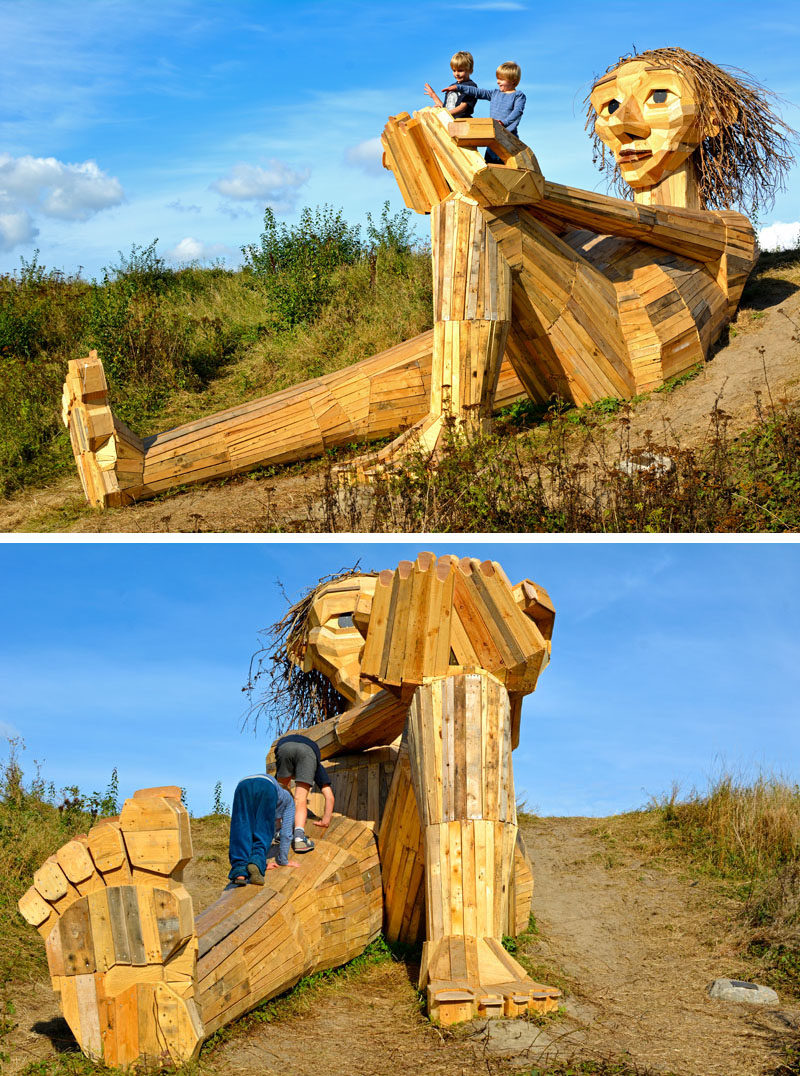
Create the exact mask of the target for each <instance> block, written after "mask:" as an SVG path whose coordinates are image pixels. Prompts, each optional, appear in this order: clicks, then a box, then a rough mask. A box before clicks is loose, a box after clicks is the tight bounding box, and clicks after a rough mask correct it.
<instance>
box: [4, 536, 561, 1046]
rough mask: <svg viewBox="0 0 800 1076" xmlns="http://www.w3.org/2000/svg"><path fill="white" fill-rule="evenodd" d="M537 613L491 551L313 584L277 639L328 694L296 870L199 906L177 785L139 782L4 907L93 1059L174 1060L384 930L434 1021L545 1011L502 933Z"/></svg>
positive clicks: (520, 890)
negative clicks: (331, 689) (324, 796)
mask: <svg viewBox="0 0 800 1076" xmlns="http://www.w3.org/2000/svg"><path fill="white" fill-rule="evenodd" d="M553 618H554V612H553V607H552V604H551V603H550V600H549V598H548V596H547V594H546V592H545V591H544V590H542V588H541V587H537V586H536V585H535V584H533V583H531V582H530V581H529V580H523V581H522V582H521V583H519V584H517V585H516V586H513V587H512V585H511V584H510V583H509V581H508V580H507V578H506V577H505V575H504V573H503V571H502V569H501V568H500V566H499V565H498V564H495V563H494V562H491V561H484V562H483V563H481V562H479V561H478V560H475V559H467V558H465V559H462V560H459V559H458V558H457V557H454V556H443V557H439V558H438V559H437V557H435V556H434V555H433V554H432V553H420V554H419V556H418V557H417V559H416V561H414V562H411V561H401V563H400V564H399V565H398V567H397V568H396V569H394V570H385V571H383V572H381V573H380V574H379V575H361V574H347V575H345V576H344V577H342V578H339V579H336V580H333V581H331V582H327V583H324V584H322V585H320V586H318V587H316V588H313V589H312V590H311V592H310V593H309V595H308V596H307V597H306V599H304V600H303V601H302V602H300V603H299V604H298V606H296V607H294V609H293V610H292V615H291V617H290V620H289V630H288V631H287V632H286V634H285V635H284V636H283V640H282V643H281V644H280V645H281V647H282V654H283V656H284V657H285V658H286V660H287V661H288V663H289V664H290V665H293V666H294V667H295V668H299V669H302V670H303V672H302V674H301V679H300V681H299V683H300V685H301V687H300V689H298V690H299V692H300V694H302V677H303V676H310V677H312V678H314V677H317V678H320V677H322V678H324V679H325V680H327V681H328V682H329V683H331V684H335V685H336V695H338V696H339V699H338V703H336V699H335V696H334V695H333V694H331V695H330V698H331V700H332V701H333V702H334V703H335V705H334V706H333V716H330V717H324V716H323V715H318V716H320V717H321V718H322V719H321V720H317V721H316V722H315V723H312V724H310V725H305V727H303V734H304V735H306V736H308V737H309V739H311V740H313V742H315V743H316V744H317V745H318V746H319V749H320V753H321V755H322V757H323V758H324V759H326V760H327V762H328V767H329V771H330V772H332V775H333V777H334V780H335V781H336V784H337V788H336V793H335V794H336V799H337V804H340V805H341V806H340V810H341V812H342V813H337V814H334V815H333V817H332V819H331V822H330V824H329V826H328V828H327V829H326V830H325V832H324V836H323V837H320V838H318V840H317V841H316V847H315V849H314V852H313V854H312V855H304V856H302V857H301V858H300V861H299V863H298V865H297V867H296V868H295V869H294V870H291V871H290V870H275V871H271V872H270V873H269V875H268V876H267V877H266V879H265V880H264V881H265V884H263V885H245V886H243V887H241V888H236V887H233V886H231V887H229V888H228V890H227V891H226V892H225V893H223V895H222V896H221V897H220V898H219V900H218V901H217V902H216V903H215V904H212V905H211V907H209V908H207V909H205V910H204V911H203V912H201V914H200V915H199V916H197V918H196V919H195V918H194V916H193V909H192V900H191V897H190V895H189V893H188V892H187V891H186V889H185V888H184V886H183V884H182V881H181V878H182V871H183V868H184V866H185V865H186V864H187V863H188V861H189V859H190V858H191V855H192V848H191V835H190V832H189V820H188V815H187V813H186V810H185V808H184V807H183V806H182V805H181V803H180V790H179V789H178V788H171V787H170V788H157V789H144V790H141V791H139V792H137V793H136V794H135V795H134V797H133V798H132V799H130V800H127V801H126V802H125V805H124V807H123V810H122V812H121V814H120V817H119V819H108V820H104V821H103V822H101V823H98V824H97V825H96V826H94V827H93V828H92V829H91V830H90V831H89V833H88V835H87V836H85V837H77V838H75V839H73V840H72V841H70V842H68V844H66V845H65V846H64V847H63V848H62V849H60V850H59V851H58V852H57V853H56V854H55V855H54V856H51V857H50V859H48V860H47V862H46V863H45V864H43V866H42V867H41V868H40V869H39V870H38V871H37V872H36V874H35V875H34V879H33V886H32V887H31V888H30V889H29V890H28V892H27V893H26V894H25V896H24V897H23V898H22V899H21V900H20V904H19V906H20V911H21V912H22V914H23V916H24V917H25V918H26V919H27V921H28V922H29V923H31V924H32V925H33V926H35V927H37V929H38V930H39V932H40V934H41V935H42V937H43V939H44V941H45V946H46V949H47V955H48V965H49V968H50V974H51V979H52V982H53V987H54V989H55V990H56V991H57V993H58V995H59V998H60V1001H61V1006H62V1011H63V1013H64V1016H65V1018H66V1020H67V1022H68V1023H69V1026H70V1028H71V1029H72V1031H73V1033H74V1035H75V1037H76V1039H77V1040H78V1042H79V1043H80V1045H81V1048H82V1049H83V1050H84V1052H85V1053H87V1054H88V1055H89V1056H91V1057H94V1058H98V1059H99V1058H102V1059H103V1060H104V1061H105V1063H106V1064H109V1065H114V1064H116V1065H123V1066H128V1065H132V1064H134V1063H136V1062H140V1061H141V1062H146V1063H160V1062H162V1061H164V1060H166V1059H170V1060H171V1061H173V1062H178V1061H185V1060H188V1059H189V1058H191V1057H192V1056H194V1054H196V1052H197V1050H198V1049H199V1047H200V1044H201V1043H202V1042H203V1041H204V1039H206V1038H207V1037H208V1036H209V1035H211V1034H213V1032H214V1031H216V1030H217V1029H218V1028H220V1027H222V1026H223V1025H224V1024H226V1023H229V1022H230V1021H231V1020H233V1019H236V1017H238V1016H240V1015H242V1014H243V1013H245V1012H247V1011H248V1010H249V1009H251V1008H253V1007H254V1006H255V1005H257V1004H258V1003H259V1002H261V1001H262V1000H264V999H266V998H268V997H272V996H274V995H275V994H278V993H280V992H282V991H284V990H286V989H288V988H289V987H291V986H292V985H294V984H295V983H296V982H297V981H298V980H299V978H300V977H301V976H303V975H307V974H310V973H311V972H313V971H317V970H320V969H322V968H326V967H335V966H336V965H337V964H341V963H343V962H345V961H346V960H349V959H352V958H353V957H354V956H356V955H357V954H358V953H359V952H361V951H362V950H363V948H364V946H365V945H366V944H368V942H369V941H370V940H372V939H373V938H375V937H376V936H377V934H378V933H379V932H380V930H381V926H382V925H383V930H384V933H385V935H386V936H387V938H389V939H390V940H393V939H394V940H401V941H406V942H415V941H417V940H419V941H422V942H423V953H422V967H421V971H420V988H421V989H422V990H423V991H424V992H425V995H426V998H427V1003H428V1011H429V1013H430V1015H431V1016H432V1017H434V1018H436V1019H438V1020H440V1021H441V1022H442V1023H452V1022H454V1021H458V1020H465V1019H470V1018H471V1017H472V1016H473V1015H476V1014H481V1015H485V1016H496V1015H503V1014H505V1015H508V1016H513V1015H519V1014H521V1013H523V1012H526V1011H528V1010H529V1009H531V1010H538V1011H548V1010H550V1009H552V1008H555V1006H556V1001H555V999H556V998H557V997H558V995H559V991H558V990H555V989H553V988H552V987H547V986H543V985H541V984H539V983H535V982H533V981H532V980H531V979H530V977H529V976H528V975H527V974H526V972H525V971H524V969H523V968H522V967H521V966H520V965H519V964H518V963H517V961H516V960H515V959H514V958H513V957H512V956H511V954H510V953H508V952H506V950H505V949H504V948H503V946H502V944H501V939H502V936H503V935H504V934H516V933H519V932H520V931H521V930H522V929H524V928H525V927H527V924H528V917H529V912H530V899H531V892H532V879H531V871H530V865H529V863H528V860H527V857H526V855H525V851H524V847H523V846H522V844H521V842H520V841H519V838H518V832H517V820H516V805H515V799H514V784H513V774H512V764H511V752H512V749H513V748H514V747H515V746H516V744H517V742H518V738H519V728H520V720H521V706H522V699H523V697H524V696H525V695H526V694H528V693H530V692H531V691H532V690H533V689H534V687H535V684H536V681H537V678H538V675H539V673H540V671H541V670H542V669H543V668H544V667H545V665H546V664H547V661H548V658H549V652H550V637H551V633H552V626H553ZM298 663H299V665H298ZM296 683H297V681H296ZM295 697H296V698H297V697H299V696H298V693H297V692H296V693H295ZM343 707H344V709H343ZM398 738H399V742H398ZM362 789H363V790H364V793H365V794H364V795H363V796H362V794H361V792H362ZM373 793H374V794H373Z"/></svg>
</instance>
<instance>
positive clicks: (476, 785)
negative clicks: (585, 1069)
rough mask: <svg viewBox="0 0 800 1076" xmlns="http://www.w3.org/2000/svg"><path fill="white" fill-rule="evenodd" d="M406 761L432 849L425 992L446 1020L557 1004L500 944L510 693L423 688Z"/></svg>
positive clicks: (512, 833)
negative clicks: (409, 763)
mask: <svg viewBox="0 0 800 1076" xmlns="http://www.w3.org/2000/svg"><path fill="white" fill-rule="evenodd" d="M408 744H409V756H410V760H411V771H412V774H413V779H414V790H415V793H416V799H417V805H418V808H419V814H420V818H421V822H422V829H423V835H424V843H425V900H426V927H427V938H426V941H425V945H424V949H423V961H422V970H421V975H420V987H421V988H426V989H427V998H428V1007H429V1012H430V1013H431V1015H432V1016H434V1017H438V1018H439V1019H440V1020H441V1021H442V1022H443V1023H445V1022H448V1023H449V1022H453V1021H454V1020H463V1019H468V1018H470V1017H471V1016H472V1015H473V1013H475V1012H476V1011H477V1012H479V1013H482V1014H486V1015H495V1014H498V1013H502V1012H506V1013H507V1014H513V1013H516V1012H519V1011H520V1009H522V1008H527V1007H532V1008H539V1009H542V1010H545V1011H546V1010H548V1009H551V1008H555V1002H554V1000H553V999H554V998H555V997H557V996H558V993H559V992H558V991H557V990H554V989H553V988H550V987H543V986H541V985H540V984H537V983H534V982H532V980H531V979H530V977H529V976H528V975H527V974H526V972H525V971H524V969H523V968H522V967H521V966H520V965H519V964H518V963H517V961H516V960H514V958H513V957H512V956H510V954H509V953H507V952H506V951H505V949H504V948H503V946H502V936H503V934H504V933H505V931H506V927H507V922H508V900H509V885H510V883H511V878H512V871H513V866H514V849H515V842H516V836H517V815H516V805H515V802H514V784H513V777H512V771H511V721H510V706H509V698H508V693H507V691H506V689H505V687H504V686H503V685H502V684H501V683H500V681H498V680H497V679H496V678H495V677H493V676H492V675H491V674H490V673H487V672H485V671H480V672H475V673H456V674H454V675H452V676H448V677H442V678H436V679H433V680H430V681H427V682H426V683H424V684H423V685H422V686H420V687H419V688H418V689H417V690H416V692H415V694H414V698H413V701H412V704H411V712H410V716H409V726H408Z"/></svg>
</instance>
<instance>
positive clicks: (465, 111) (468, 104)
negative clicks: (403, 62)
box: [425, 52, 478, 120]
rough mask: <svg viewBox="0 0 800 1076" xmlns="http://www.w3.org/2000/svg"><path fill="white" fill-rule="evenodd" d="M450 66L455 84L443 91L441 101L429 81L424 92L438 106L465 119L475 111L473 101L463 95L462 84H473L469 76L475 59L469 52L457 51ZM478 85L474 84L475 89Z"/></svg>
mask: <svg viewBox="0 0 800 1076" xmlns="http://www.w3.org/2000/svg"><path fill="white" fill-rule="evenodd" d="M450 67H451V69H452V72H453V77H454V78H455V80H456V81H455V85H454V86H450V87H449V89H448V90H447V91H445V98H444V101H442V99H441V97H439V95H438V93H437V92H436V91H435V90H434V89H433V87H432V86H431V85H430V83H428V82H426V83H425V93H426V94H427V95H428V97H432V98H433V100H434V101H435V102H436V104H437V105H439V107H440V108H446V109H447V111H448V112H449V113H450V115H451V116H452V117H453V118H454V119H457V120H466V119H469V117H470V116H471V115H472V113H473V112H474V111H475V101H474V100H473V99H471V98H469V97H466V96H465V95H464V93H463V92H462V91H463V87H464V86H475V83H474V82H473V81H472V79H471V78H470V75H471V74H472V71H473V69H474V67H475V61H474V60H473V58H472V53H471V52H457V53H455V55H454V56H453V58H452V60H451V61H450ZM477 88H478V87H477V86H475V89H477Z"/></svg>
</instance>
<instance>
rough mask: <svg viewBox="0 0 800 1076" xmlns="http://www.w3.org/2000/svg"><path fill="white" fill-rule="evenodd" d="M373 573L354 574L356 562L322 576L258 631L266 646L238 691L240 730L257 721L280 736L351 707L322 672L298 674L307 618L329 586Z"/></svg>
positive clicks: (255, 655) (253, 658)
mask: <svg viewBox="0 0 800 1076" xmlns="http://www.w3.org/2000/svg"><path fill="white" fill-rule="evenodd" d="M376 574H377V573H376V572H363V571H359V565H358V563H356V564H355V566H354V567H353V568H349V569H347V570H342V571H340V572H337V573H335V574H334V575H326V576H323V577H322V578H321V579H320V580H319V581H318V582H317V583H316V584H315V585H314V586H313V587H311V588H310V589H309V590H308V591H306V592H305V593H304V594H303V595H302V596H301V597H300V598H298V599H297V601H295V602H294V603H293V604H292V605H290V607H289V609H288V610H287V611H286V613H285V614H284V615H283V616H282V617H281V619H280V620H278V621H276V623H274V624H273V625H272V626H271V627H269V628H264V629H263V630H262V631H260V632H259V635H262V636H264V637H265V638H266V640H267V641H266V642H265V645H264V646H262V647H260V648H259V649H258V650H256V652H255V653H254V654H253V656H252V657H251V658H250V668H249V671H248V677H247V683H246V684H245V686H244V687H243V688H242V691H243V692H245V693H246V694H247V697H248V699H249V700H250V706H249V707H248V709H247V711H246V713H245V715H244V719H243V727H244V726H247V725H252V727H253V730H254V731H256V730H257V728H258V723H259V721H260V720H261V721H264V722H265V723H266V725H267V728H268V729H269V730H272V731H273V732H274V734H275V735H276V736H280V735H281V734H282V733H284V732H286V730H287V729H296V728H310V727H311V726H312V725H316V724H318V723H319V722H320V721H325V720H326V719H327V718H329V717H335V716H336V715H337V714H341V713H343V712H344V711H345V710H346V709H347V708H348V707H349V706H350V705H351V704H350V702H349V701H348V700H347V699H346V698H345V697H344V696H343V695H340V694H339V692H338V691H337V690H336V689H335V688H334V686H333V684H331V682H330V680H328V678H327V677H326V676H323V675H322V673H320V672H318V671H317V670H316V669H311V670H310V671H309V672H304V671H303V667H302V664H303V658H304V656H305V652H306V647H307V645H308V632H309V627H308V616H309V613H310V612H311V607H312V606H313V604H314V602H315V601H316V600H317V597H318V595H319V593H320V591H321V590H322V589H323V588H324V587H326V586H328V585H329V584H330V583H336V582H338V581H339V580H340V579H348V578H352V577H353V576H374V575H376ZM281 589H282V588H281ZM287 601H288V598H287ZM257 686H259V690H258V692H256V688H257Z"/></svg>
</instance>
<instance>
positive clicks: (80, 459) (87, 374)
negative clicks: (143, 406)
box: [61, 351, 144, 508]
mask: <svg viewBox="0 0 800 1076" xmlns="http://www.w3.org/2000/svg"><path fill="white" fill-rule="evenodd" d="M61 417H62V419H63V420H64V425H65V426H66V427H67V429H68V430H69V436H70V441H71V442H72V451H73V454H74V456H75V463H76V464H77V467H78V474H79V475H80V479H81V484H82V486H83V492H84V493H85V494H86V499H87V500H88V502H89V504H91V505H92V506H93V507H94V508H106V507H116V506H119V505H122V504H129V503H130V502H131V501H132V497H130V496H129V495H128V494H126V492H125V491H126V490H127V489H131V488H133V487H140V486H141V484H142V474H143V471H144V444H143V443H142V440H141V438H139V437H137V436H136V434H135V433H132V432H131V430H129V429H128V427H127V426H126V425H125V424H124V423H123V422H120V420H119V419H118V418H117V417H116V415H113V414H112V412H111V408H110V407H109V406H108V383H107V382H106V375H105V371H104V370H103V364H102V362H101V361H100V359H99V358H98V357H97V352H96V351H90V352H89V355H88V357H87V358H85V359H70V361H69V368H68V371H67V378H66V381H65V382H64V391H63V393H62V397H61Z"/></svg>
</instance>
